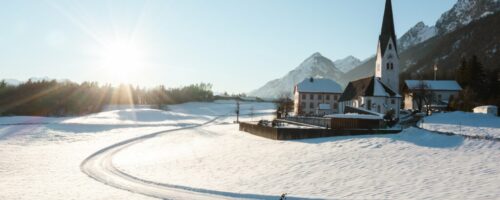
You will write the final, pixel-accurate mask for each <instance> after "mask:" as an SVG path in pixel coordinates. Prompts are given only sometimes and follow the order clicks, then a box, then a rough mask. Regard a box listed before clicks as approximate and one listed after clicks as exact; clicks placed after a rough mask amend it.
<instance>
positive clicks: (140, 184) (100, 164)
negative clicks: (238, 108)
mask: <svg viewBox="0 0 500 200" xmlns="http://www.w3.org/2000/svg"><path fill="white" fill-rule="evenodd" d="M219 118H221V117H220V116H219V117H215V118H213V119H212V120H209V121H207V122H205V123H203V124H199V125H193V126H188V127H183V128H178V129H170V130H165V131H159V132H155V133H152V134H148V135H144V136H140V137H136V138H132V139H128V140H125V141H122V142H119V143H116V144H114V145H111V146H108V147H106V148H104V149H101V150H99V151H97V152H95V153H94V154H92V155H90V156H89V157H87V158H86V159H85V160H84V161H83V162H82V163H81V165H80V169H81V171H82V172H83V173H85V174H87V175H88V176H89V177H91V178H93V179H95V180H97V181H99V182H102V183H104V184H106V185H110V186H112V187H115V188H118V189H122V190H127V191H130V192H134V193H139V194H143V195H146V196H149V197H154V198H160V199H277V198H279V196H272V195H259V194H244V193H233V192H225V191H217V190H209V189H203V188H194V187H188V186H182V185H174V184H166V183H158V182H154V181H149V180H145V179H142V178H140V177H136V176H133V175H130V174H127V173H125V172H123V171H121V170H119V169H118V168H116V167H115V166H114V165H113V162H112V161H113V156H114V155H115V154H117V153H119V152H120V151H122V150H124V149H126V148H128V147H130V146H132V145H134V144H138V143H141V142H143V141H145V140H147V139H151V138H154V137H156V136H161V135H162V134H166V133H170V132H175V131H181V130H187V129H195V128H198V127H201V126H204V125H207V124H210V123H213V122H215V121H217V120H218V119H219ZM287 199H309V198H305V197H300V198H298V197H291V196H287Z"/></svg>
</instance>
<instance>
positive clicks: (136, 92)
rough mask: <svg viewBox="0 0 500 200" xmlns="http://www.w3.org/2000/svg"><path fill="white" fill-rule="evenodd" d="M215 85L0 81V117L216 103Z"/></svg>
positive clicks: (73, 113)
mask: <svg viewBox="0 0 500 200" xmlns="http://www.w3.org/2000/svg"><path fill="white" fill-rule="evenodd" d="M212 100H213V92H212V85H211V84H206V83H200V84H192V85H189V86H185V87H179V88H166V87H165V86H163V85H160V86H157V87H154V88H148V89H146V88H140V87H139V86H135V87H134V86H132V85H123V84H122V85H119V86H111V85H109V84H107V85H99V84H98V83H97V82H83V83H81V84H78V83H74V82H70V81H64V82H58V81H56V80H42V81H31V80H28V81H27V82H24V83H21V84H19V85H17V86H12V85H8V84H6V82H5V81H0V115H1V116H11V115H25V116H74V115H84V114H90V113H95V112H100V111H102V109H103V107H104V106H105V105H116V104H118V105H153V106H155V107H157V108H162V107H163V106H164V105H169V104H179V103H185V102H189V101H212Z"/></svg>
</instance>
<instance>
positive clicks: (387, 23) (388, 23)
mask: <svg viewBox="0 0 500 200" xmlns="http://www.w3.org/2000/svg"><path fill="white" fill-rule="evenodd" d="M389 39H392V41H393V42H394V48H395V49H396V52H397V43H396V42H397V37H396V31H395V29H394V17H393V15H392V1H391V0H386V1H385V11H384V21H383V22H382V31H381V33H380V36H379V42H380V45H381V46H380V49H381V50H382V56H384V55H385V50H386V49H387V45H388V44H389Z"/></svg>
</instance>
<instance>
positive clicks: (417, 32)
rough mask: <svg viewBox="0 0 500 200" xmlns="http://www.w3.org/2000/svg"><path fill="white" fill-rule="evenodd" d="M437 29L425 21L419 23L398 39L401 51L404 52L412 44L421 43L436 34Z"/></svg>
mask: <svg viewBox="0 0 500 200" xmlns="http://www.w3.org/2000/svg"><path fill="white" fill-rule="evenodd" d="M436 34H437V29H436V27H434V26H427V25H425V24H424V22H419V23H417V24H416V25H415V26H414V27H413V28H411V29H410V30H409V31H408V32H406V33H405V34H404V35H403V36H401V38H399V40H398V46H399V51H400V52H402V51H404V50H406V49H408V48H410V47H412V46H415V45H417V44H420V43H422V42H424V41H426V40H428V39H429V38H432V37H434V36H436Z"/></svg>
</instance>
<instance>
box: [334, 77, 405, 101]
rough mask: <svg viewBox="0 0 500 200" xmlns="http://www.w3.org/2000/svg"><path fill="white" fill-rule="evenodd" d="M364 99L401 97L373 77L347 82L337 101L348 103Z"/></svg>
mask: <svg viewBox="0 0 500 200" xmlns="http://www.w3.org/2000/svg"><path fill="white" fill-rule="evenodd" d="M360 96H364V97H401V96H400V95H399V94H398V93H397V92H395V91H393V90H392V89H391V88H389V87H388V86H386V85H385V84H384V83H382V81H381V80H380V79H378V78H376V77H374V76H370V77H366V78H363V79H359V80H356V81H351V82H349V85H347V88H346V89H345V91H344V93H343V94H342V96H340V100H339V101H349V100H353V99H357V98H358V97H360Z"/></svg>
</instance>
